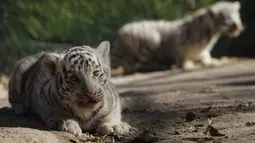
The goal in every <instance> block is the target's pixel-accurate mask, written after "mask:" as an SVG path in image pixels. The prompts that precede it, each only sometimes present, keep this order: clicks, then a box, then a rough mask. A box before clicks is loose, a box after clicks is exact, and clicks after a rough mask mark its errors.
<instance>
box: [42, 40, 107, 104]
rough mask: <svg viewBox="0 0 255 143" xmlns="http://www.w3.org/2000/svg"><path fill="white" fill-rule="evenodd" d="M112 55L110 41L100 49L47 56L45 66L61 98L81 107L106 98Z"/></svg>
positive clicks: (104, 43) (78, 50) (100, 45)
mask: <svg viewBox="0 0 255 143" xmlns="http://www.w3.org/2000/svg"><path fill="white" fill-rule="evenodd" d="M109 52H110V43H109V42H108V41H103V42H101V43H100V44H99V45H98V47H97V48H91V47H89V46H77V47H72V48H70V49H68V50H66V51H64V52H63V53H62V54H46V55H45V56H44V59H43V67H44V69H45V71H46V73H47V75H48V76H49V77H50V78H51V79H53V81H54V83H55V87H56V92H57V93H58V94H59V95H60V98H61V99H62V100H63V101H65V102H66V101H67V102H69V103H75V104H77V105H78V106H80V107H82V106H86V105H87V103H88V102H92V103H93V102H94V103H96V102H98V101H100V100H101V99H102V97H103V92H104V89H105V88H106V87H107V85H108V81H109V80H110V76H111V75H110V73H111V71H110V57H109Z"/></svg>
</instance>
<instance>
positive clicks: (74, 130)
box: [47, 119, 82, 136]
mask: <svg viewBox="0 0 255 143" xmlns="http://www.w3.org/2000/svg"><path fill="white" fill-rule="evenodd" d="M47 125H48V126H49V127H50V128H51V129H57V130H60V131H66V132H69V133H71V134H73V135H75V136H79V135H81V133H82V130H81V128H80V126H79V124H78V122H76V121H75V120H72V119H68V120H60V119H48V120H47Z"/></svg>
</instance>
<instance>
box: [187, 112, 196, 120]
mask: <svg viewBox="0 0 255 143" xmlns="http://www.w3.org/2000/svg"><path fill="white" fill-rule="evenodd" d="M195 118H196V115H195V114H194V113H193V112H191V111H188V112H187V114H186V121H187V122H191V121H193V120H194V119H195Z"/></svg>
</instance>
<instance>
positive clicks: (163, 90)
mask: <svg viewBox="0 0 255 143" xmlns="http://www.w3.org/2000/svg"><path fill="white" fill-rule="evenodd" d="M113 81H114V83H115V84H116V85H117V87H118V91H119V93H120V96H121V101H122V105H123V116H124V117H123V118H124V120H125V121H127V122H129V123H130V124H131V125H132V126H134V127H136V128H137V129H138V130H133V131H132V132H131V133H130V135H127V136H124V137H120V138H119V137H113V136H108V137H101V138H94V137H93V136H91V135H88V134H85V133H84V134H83V135H82V136H80V137H74V136H72V135H70V134H69V133H65V132H59V131H50V130H48V129H47V127H46V126H45V125H44V124H43V123H42V122H41V121H40V120H39V119H38V118H37V117H34V116H29V117H28V116H27V117H19V116H15V115H14V114H13V112H12V111H11V110H10V109H9V108H8V107H9V104H8V102H7V93H6V90H4V88H1V87H0V90H1V91H0V92H1V96H0V105H1V109H0V142H1V143H9V142H14V143H18V142H22V143H23V142H29V143H30V142H31V143H32V142H33V143H35V142H36V143H62V142H63V143H65V142H71V143H76V142H77V143H80V142H89V141H91V142H106V141H107V142H129V143H135V142H138V143H149V142H160V143H163V142H166V143H174V142H184V143H195V142H200V143H205V142H208V143H209V142H224V143H226V142H231V143H239V142H249V143H250V142H255V127H254V126H255V112H253V110H254V109H255V60H245V61H240V62H233V63H230V64H227V65H224V66H221V67H218V68H207V69H201V70H196V71H192V72H182V71H180V70H178V69H176V70H171V71H163V72H153V73H146V74H134V75H130V76H125V77H115V78H113Z"/></svg>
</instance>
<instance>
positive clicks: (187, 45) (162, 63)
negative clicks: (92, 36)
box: [111, 1, 243, 74]
mask: <svg viewBox="0 0 255 143" xmlns="http://www.w3.org/2000/svg"><path fill="white" fill-rule="evenodd" d="M239 10H240V3H239V2H226V1H220V2H216V3H215V4H213V5H211V6H210V7H208V8H202V9H200V10H198V11H197V12H195V13H194V14H192V15H189V16H187V17H185V18H183V19H179V20H175V21H166V20H158V21H157V20H144V21H136V22H132V23H127V24H125V25H123V26H122V27H121V28H120V29H119V30H118V36H117V40H116V41H115V47H114V49H113V54H112V56H111V57H112V59H111V60H112V62H111V64H112V68H117V67H118V66H122V67H123V68H124V72H125V73H126V74H130V73H134V72H136V71H139V70H141V69H145V70H146V69H147V70H148V71H154V70H162V69H169V68H170V65H171V64H176V65H177V66H179V67H183V68H184V69H186V70H191V69H194V68H196V67H195V66H194V62H196V61H198V62H201V63H202V64H203V65H204V66H217V65H219V64H220V62H219V61H218V60H217V59H214V58H212V57H211V54H210V52H211V50H212V48H213V46H214V45H215V43H216V42H217V40H218V38H219V37H220V35H222V34H226V35H229V36H232V37H236V36H238V35H239V34H240V32H241V31H242V29H243V25H242V21H241V18H240V12H239Z"/></svg>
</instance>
